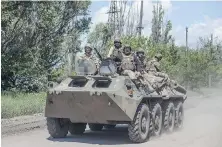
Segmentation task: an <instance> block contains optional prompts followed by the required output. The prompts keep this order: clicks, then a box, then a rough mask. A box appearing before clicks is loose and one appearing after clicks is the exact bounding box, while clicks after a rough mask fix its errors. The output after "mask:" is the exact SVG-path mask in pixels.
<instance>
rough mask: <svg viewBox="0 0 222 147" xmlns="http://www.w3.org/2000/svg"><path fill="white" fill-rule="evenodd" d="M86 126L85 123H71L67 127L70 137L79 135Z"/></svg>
mask: <svg viewBox="0 0 222 147" xmlns="http://www.w3.org/2000/svg"><path fill="white" fill-rule="evenodd" d="M85 129H86V124H85V123H71V124H70V125H69V132H70V134H72V135H80V134H83V133H84V132H85Z"/></svg>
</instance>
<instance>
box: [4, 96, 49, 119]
mask: <svg viewBox="0 0 222 147" xmlns="http://www.w3.org/2000/svg"><path fill="white" fill-rule="evenodd" d="M45 99H46V93H44V92H42V93H29V94H24V93H17V94H2V95H1V107H2V116H1V118H12V117H16V116H22V115H32V114H35V113H42V112H43V111H44V106H45Z"/></svg>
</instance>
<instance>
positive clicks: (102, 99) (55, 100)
mask: <svg viewBox="0 0 222 147" xmlns="http://www.w3.org/2000/svg"><path fill="white" fill-rule="evenodd" d="M75 68H76V69H75V70H76V73H77V75H76V76H70V77H68V78H67V79H65V80H63V81H62V82H61V83H60V84H58V85H57V86H55V87H53V88H51V89H50V90H49V91H48V94H47V99H46V108H45V116H46V117H47V128H48V132H49V134H50V135H51V136H52V137H54V138H61V137H65V136H66V135H67V134H68V132H70V133H71V134H76V135H77V134H83V133H84V132H85V129H86V125H87V124H88V126H89V128H90V129H91V130H92V131H101V130H102V129H103V128H114V127H115V125H117V124H128V136H129V139H130V140H131V141H132V142H136V143H141V142H145V141H147V139H148V138H149V137H150V136H152V135H155V136H158V135H160V134H161V132H162V130H165V131H170V132H171V131H173V130H174V129H175V128H180V127H182V124H183V115H184V110H183V103H184V101H185V99H186V90H185V89H183V88H182V87H181V86H179V85H176V86H175V85H174V87H173V88H172V87H171V88H170V87H169V86H162V88H160V89H159V90H149V86H148V87H147V86H146V88H145V89H146V90H144V89H143V88H141V87H140V86H139V87H138V86H137V85H136V84H135V82H134V81H133V80H131V79H130V78H129V77H128V76H126V75H119V74H117V67H116V64H115V62H114V61H112V60H110V59H106V60H103V61H102V63H101V64H100V67H99V69H98V70H97V69H96V66H95V64H94V63H93V61H91V60H90V59H79V60H78V63H77V64H76V66H75Z"/></svg>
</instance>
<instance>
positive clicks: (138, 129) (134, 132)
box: [128, 104, 150, 143]
mask: <svg viewBox="0 0 222 147" xmlns="http://www.w3.org/2000/svg"><path fill="white" fill-rule="evenodd" d="M149 127H150V112H149V107H148V106H147V105H146V104H140V105H139V106H138V108H137V112H136V114H135V117H134V120H133V121H132V122H131V124H129V126H128V135H129V139H130V140H131V141H133V142H135V143H142V142H145V141H146V140H147V139H148V138H149V131H150V128H149Z"/></svg>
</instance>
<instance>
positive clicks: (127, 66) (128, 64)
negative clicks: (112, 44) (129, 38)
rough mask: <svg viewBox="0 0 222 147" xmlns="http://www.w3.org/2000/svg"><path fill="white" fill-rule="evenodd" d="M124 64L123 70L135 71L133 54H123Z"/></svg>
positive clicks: (122, 65)
mask: <svg viewBox="0 0 222 147" xmlns="http://www.w3.org/2000/svg"><path fill="white" fill-rule="evenodd" d="M122 57H123V59H122V63H121V69H122V70H135V62H134V56H133V55H132V54H130V55H128V56H127V55H125V54H123V53H122Z"/></svg>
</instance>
